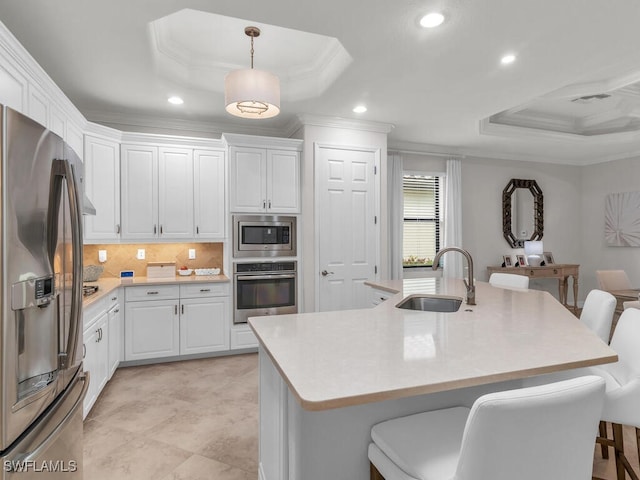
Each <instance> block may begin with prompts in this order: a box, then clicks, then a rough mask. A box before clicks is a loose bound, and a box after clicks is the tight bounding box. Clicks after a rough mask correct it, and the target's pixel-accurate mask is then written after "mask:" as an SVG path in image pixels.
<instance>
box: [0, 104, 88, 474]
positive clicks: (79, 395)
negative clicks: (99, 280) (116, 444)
mask: <svg viewBox="0 0 640 480" xmlns="http://www.w3.org/2000/svg"><path fill="white" fill-rule="evenodd" d="M0 109H1V112H2V115H1V117H0V123H1V125H0V128H1V130H2V136H1V137H0V148H1V157H2V158H1V163H0V181H1V183H0V215H1V218H0V220H1V221H0V288H1V289H2V290H1V297H0V306H1V312H2V328H1V329H0V442H1V443H0V450H1V452H2V476H1V477H0V478H1V479H3V480H4V479H16V480H30V479H40V480H51V479H65V480H72V479H74V480H75V479H81V478H82V401H83V398H84V395H85V393H86V389H87V387H88V384H89V379H88V376H85V374H84V373H83V371H82V356H83V355H82V353H83V352H82V341H81V336H80V335H81V330H82V217H81V215H82V196H81V192H80V189H79V184H78V178H77V175H78V172H80V171H81V170H80V169H81V168H82V164H81V162H80V160H79V158H78V156H77V155H76V154H75V153H74V151H73V150H72V149H71V148H70V147H69V146H67V145H66V144H65V143H64V142H63V140H62V139H61V138H60V137H58V136H57V135H55V134H54V133H52V132H50V131H49V130H47V129H46V128H45V127H43V126H42V125H40V124H38V123H37V122H35V121H33V120H31V119H29V118H27V117H25V116H24V115H21V114H20V113H18V112H16V111H13V110H11V109H9V108H7V107H2V106H0Z"/></svg>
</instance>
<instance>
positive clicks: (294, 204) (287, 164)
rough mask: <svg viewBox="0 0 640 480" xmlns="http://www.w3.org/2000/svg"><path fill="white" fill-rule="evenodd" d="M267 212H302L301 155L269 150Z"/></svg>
mask: <svg viewBox="0 0 640 480" xmlns="http://www.w3.org/2000/svg"><path fill="white" fill-rule="evenodd" d="M267 199H268V200H267V211H269V212H277V213H298V212H299V211H300V154H299V153H298V152H291V151H287V150H267Z"/></svg>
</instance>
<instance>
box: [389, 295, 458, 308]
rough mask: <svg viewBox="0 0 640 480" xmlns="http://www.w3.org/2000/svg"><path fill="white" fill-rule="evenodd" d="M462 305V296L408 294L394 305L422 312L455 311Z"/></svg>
mask: <svg viewBox="0 0 640 480" xmlns="http://www.w3.org/2000/svg"><path fill="white" fill-rule="evenodd" d="M460 305H462V298H459V297H444V296H437V295H420V294H417V295H409V296H408V297H407V298H405V299H404V300H402V301H401V302H400V303H398V304H397V305H396V307H397V308H404V309H405V310H420V311H423V312H457V311H458V309H459V308H460Z"/></svg>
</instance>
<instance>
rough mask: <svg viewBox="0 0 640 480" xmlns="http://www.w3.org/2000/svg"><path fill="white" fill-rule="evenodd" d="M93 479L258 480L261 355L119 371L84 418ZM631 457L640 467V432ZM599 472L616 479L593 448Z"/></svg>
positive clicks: (88, 475)
mask: <svg viewBox="0 0 640 480" xmlns="http://www.w3.org/2000/svg"><path fill="white" fill-rule="evenodd" d="M84 436H85V446H84V462H85V467H84V468H85V473H84V478H85V479H87V480H103V479H108V480H113V479H118V480H129V479H131V480H148V479H149V480H150V479H154V480H214V479H215V480H256V479H257V478H258V473H257V472H258V466H257V464H258V438H257V437H258V357H257V355H256V354H248V355H234V356H228V357H217V358H209V359H203V360H190V361H185V362H174V363H162V364H156V365H148V366H142V367H128V368H121V369H118V370H117V371H116V373H115V374H114V376H113V378H112V379H111V381H110V382H109V383H108V384H107V386H106V388H105V389H104V390H103V392H102V394H101V395H100V397H99V398H98V401H97V402H96V404H95V406H94V407H93V410H92V411H91V413H90V414H89V416H88V417H87V419H86V420H85V423H84ZM625 442H626V451H627V456H628V457H629V459H630V461H631V463H632V465H633V466H634V468H635V469H636V471H638V455H637V451H636V448H635V445H636V443H635V430H634V429H632V428H627V427H625ZM594 452H595V453H594V461H593V473H594V475H596V476H599V477H603V478H606V479H612V480H613V479H615V478H616V475H615V464H614V461H613V460H612V458H611V457H612V455H610V458H609V460H604V459H603V458H602V456H601V454H600V448H599V447H597V448H595V449H594Z"/></svg>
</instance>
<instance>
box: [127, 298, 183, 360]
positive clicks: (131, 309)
mask: <svg viewBox="0 0 640 480" xmlns="http://www.w3.org/2000/svg"><path fill="white" fill-rule="evenodd" d="M134 288H137V287H134ZM176 291H177V287H176ZM179 354H180V321H179V316H178V297H177V296H176V298H175V299H173V300H147V301H142V302H129V301H127V303H126V306H125V332H124V359H125V360H127V361H130V360H144V359H147V358H158V357H173V356H175V355H179Z"/></svg>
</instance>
